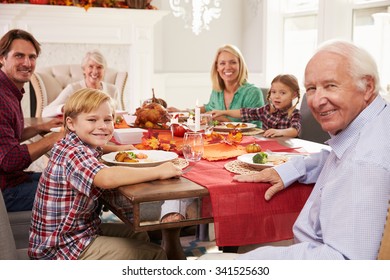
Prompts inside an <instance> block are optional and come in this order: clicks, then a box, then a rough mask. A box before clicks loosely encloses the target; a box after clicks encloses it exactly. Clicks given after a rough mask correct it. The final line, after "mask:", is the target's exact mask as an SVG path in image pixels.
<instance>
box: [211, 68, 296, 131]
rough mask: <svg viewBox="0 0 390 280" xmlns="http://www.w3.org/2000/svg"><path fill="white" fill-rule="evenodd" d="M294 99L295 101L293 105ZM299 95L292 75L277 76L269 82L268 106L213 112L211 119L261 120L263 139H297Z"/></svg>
mask: <svg viewBox="0 0 390 280" xmlns="http://www.w3.org/2000/svg"><path fill="white" fill-rule="evenodd" d="M294 99H297V101H296V103H295V104H294V105H293V101H294ZM299 99H300V93H299V85H298V81H297V78H296V77H295V76H293V75H278V76H276V77H275V78H274V79H273V80H272V82H271V88H270V90H269V92H268V95H267V101H268V104H266V105H265V106H263V107H259V108H241V109H236V110H214V111H211V113H212V115H213V117H219V116H223V115H224V116H230V117H234V118H239V117H241V120H242V121H243V122H248V121H253V120H261V121H262V123H263V129H264V130H265V131H264V137H278V136H286V137H297V136H298V134H299V132H300V130H301V119H302V117H301V114H300V112H299V110H298V109H296V106H297V104H298V103H299Z"/></svg>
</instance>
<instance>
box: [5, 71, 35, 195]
mask: <svg viewBox="0 0 390 280" xmlns="http://www.w3.org/2000/svg"><path fill="white" fill-rule="evenodd" d="M23 93H24V90H23V89H22V91H20V90H18V88H17V87H16V86H15V84H14V83H13V82H12V81H11V80H10V79H9V78H8V77H7V76H6V75H5V73H4V72H3V71H1V70H0V187H1V190H4V189H5V188H10V187H14V186H16V185H19V184H21V183H23V182H25V181H27V180H29V176H28V175H27V173H25V172H23V170H24V169H26V168H27V167H28V166H29V165H30V164H31V157H30V154H29V152H28V149H27V145H20V141H21V139H22V133H23V129H24V118H23V111H22V108H21V105H20V102H21V100H22V97H23Z"/></svg>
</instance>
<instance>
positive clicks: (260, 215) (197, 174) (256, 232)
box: [183, 139, 313, 246]
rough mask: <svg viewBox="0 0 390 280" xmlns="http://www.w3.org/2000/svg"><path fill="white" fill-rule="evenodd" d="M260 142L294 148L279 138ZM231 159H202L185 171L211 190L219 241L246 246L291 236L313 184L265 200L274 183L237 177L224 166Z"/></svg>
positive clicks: (281, 148) (276, 148)
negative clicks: (242, 179)
mask: <svg viewBox="0 0 390 280" xmlns="http://www.w3.org/2000/svg"><path fill="white" fill-rule="evenodd" d="M245 140H249V141H253V139H245ZM256 142H257V143H259V144H260V145H261V146H262V147H263V150H267V149H269V150H271V151H291V148H286V147H284V146H282V145H280V144H279V143H278V142H277V141H275V140H256ZM230 160H233V159H230ZM230 160H221V161H213V162H210V161H207V160H201V161H200V162H198V163H197V164H196V165H195V166H194V167H193V168H192V169H191V171H190V172H188V173H186V174H184V175H183V177H185V178H187V179H189V180H191V181H193V182H195V183H197V184H199V185H202V186H204V187H206V188H207V189H208V190H209V192H210V197H211V204H212V211H213V217H214V224H215V235H216V244H217V245H218V246H242V245H248V244H260V243H265V242H274V241H280V240H286V239H291V238H292V237H293V233H292V226H293V224H294V222H295V220H296V218H297V216H298V214H299V212H300V211H301V209H302V207H303V205H304V204H305V202H306V199H307V198H308V196H309V195H310V192H311V190H312V187H313V186H312V185H304V184H299V183H295V184H293V185H292V186H290V187H288V188H287V189H286V190H284V191H282V192H279V193H278V194H276V195H275V196H274V197H273V198H272V199H271V200H270V201H265V199H264V193H265V191H266V190H267V189H268V188H269V186H270V185H269V184H266V183H240V182H235V181H233V180H232V177H233V175H234V174H233V173H230V172H229V171H227V170H226V169H225V168H224V165H225V163H227V162H228V161H230Z"/></svg>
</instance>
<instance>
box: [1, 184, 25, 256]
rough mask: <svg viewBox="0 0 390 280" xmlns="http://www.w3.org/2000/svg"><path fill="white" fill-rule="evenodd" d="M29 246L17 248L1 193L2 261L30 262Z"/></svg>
mask: <svg viewBox="0 0 390 280" xmlns="http://www.w3.org/2000/svg"><path fill="white" fill-rule="evenodd" d="M28 259H29V257H28V255H27V246H26V247H24V248H16V244H15V238H14V235H13V232H12V228H11V224H10V221H9V217H8V213H7V209H6V208H5V203H4V199H3V194H2V192H1V191H0V260H28Z"/></svg>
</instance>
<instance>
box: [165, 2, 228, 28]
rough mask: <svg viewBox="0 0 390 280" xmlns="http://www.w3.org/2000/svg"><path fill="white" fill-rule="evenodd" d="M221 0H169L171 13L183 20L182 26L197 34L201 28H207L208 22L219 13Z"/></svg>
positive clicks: (218, 15)
mask: <svg viewBox="0 0 390 280" xmlns="http://www.w3.org/2000/svg"><path fill="white" fill-rule="evenodd" d="M220 2H221V0H183V1H181V0H169V5H170V6H171V9H172V13H173V15H174V16H175V17H180V18H182V19H183V20H184V23H185V25H184V27H185V28H190V27H191V29H192V32H194V34H196V35H199V33H200V32H201V31H202V30H203V29H206V30H209V29H210V27H209V24H210V22H211V21H212V20H213V19H215V18H219V17H220V15H221V8H220Z"/></svg>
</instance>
